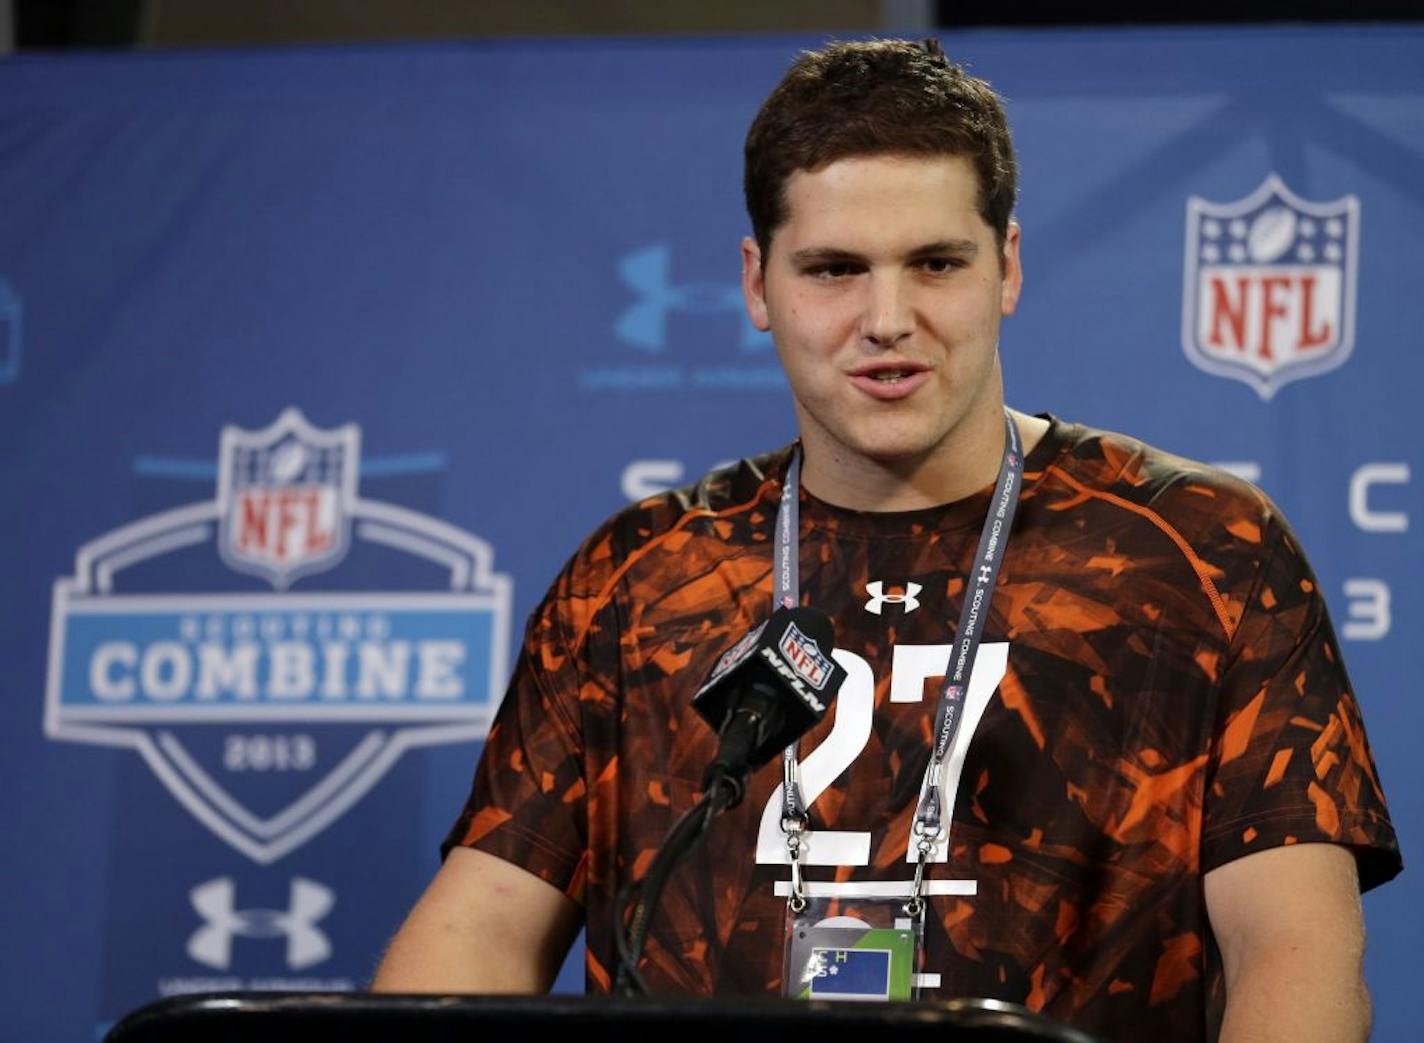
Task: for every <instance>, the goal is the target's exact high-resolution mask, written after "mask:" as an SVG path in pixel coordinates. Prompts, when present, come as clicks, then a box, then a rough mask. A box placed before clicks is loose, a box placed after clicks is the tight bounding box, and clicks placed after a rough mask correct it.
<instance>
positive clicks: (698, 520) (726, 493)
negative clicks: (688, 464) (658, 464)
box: [565, 445, 793, 582]
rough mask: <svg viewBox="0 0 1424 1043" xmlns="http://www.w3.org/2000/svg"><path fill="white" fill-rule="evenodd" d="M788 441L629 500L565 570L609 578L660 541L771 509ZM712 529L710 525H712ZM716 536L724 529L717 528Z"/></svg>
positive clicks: (748, 519) (788, 455)
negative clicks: (659, 491)
mask: <svg viewBox="0 0 1424 1043" xmlns="http://www.w3.org/2000/svg"><path fill="white" fill-rule="evenodd" d="M792 449H793V446H790V445H788V446H783V447H781V448H779V449H775V450H772V451H770V452H766V453H762V454H760V455H757V456H751V457H745V458H743V459H740V460H735V461H732V462H730V463H727V464H724V465H722V466H720V467H717V468H715V469H713V470H711V471H709V472H708V473H707V474H705V475H703V476H702V478H700V479H699V480H698V481H696V482H693V483H690V484H688V485H684V486H681V487H679V488H676V489H670V490H668V491H666V492H661V493H657V494H656V495H653V496H649V497H646V498H645V499H642V500H639V501H637V502H636V503H631V504H629V505H628V506H626V507H624V508H623V509H621V510H619V511H618V512H616V513H615V514H613V515H611V516H610V517H608V518H607V519H605V520H604V522H603V523H602V524H601V525H599V526H598V527H597V528H596V529H594V531H593V532H592V533H591V534H590V535H589V536H588V538H587V539H585V540H584V541H583V543H582V544H580V546H579V548H578V550H577V551H576V552H575V553H574V555H573V557H572V558H571V559H570V561H569V563H568V565H567V566H566V569H565V572H566V573H573V574H578V575H581V576H583V577H584V578H585V582H588V581H590V580H595V579H601V580H604V581H608V580H611V579H613V578H614V576H615V573H619V574H621V573H622V572H624V571H626V570H627V569H628V568H629V567H631V566H632V565H633V564H635V563H636V562H637V561H638V560H639V559H640V558H641V557H642V556H643V555H645V554H647V553H648V552H650V551H651V550H653V549H654V548H655V547H657V546H659V545H664V546H667V545H669V544H670V543H674V542H676V541H677V540H678V538H679V536H680V534H684V533H685V534H686V536H687V538H691V537H694V536H697V535H702V534H704V533H705V532H706V530H707V526H708V525H709V524H715V523H716V522H718V521H719V520H723V521H725V522H727V523H728V524H730V525H732V526H733V527H736V526H737V525H738V524H739V523H747V522H753V523H755V521H756V520H757V519H759V518H760V517H761V514H762V513H765V512H767V511H770V512H774V511H775V502H776V497H777V495H779V489H780V482H781V478H782V476H783V475H784V474H785V471H786V466H787V463H788V462H789V460H790V458H791V452H792ZM714 531H715V530H714ZM716 534H717V535H718V536H719V537H720V538H726V537H727V536H728V535H729V532H728V531H727V530H722V531H717V532H716Z"/></svg>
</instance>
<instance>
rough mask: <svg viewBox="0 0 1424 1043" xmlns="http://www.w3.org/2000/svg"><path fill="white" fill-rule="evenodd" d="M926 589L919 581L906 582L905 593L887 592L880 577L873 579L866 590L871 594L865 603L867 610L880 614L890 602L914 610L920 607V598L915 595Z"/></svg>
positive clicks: (906, 609)
mask: <svg viewBox="0 0 1424 1043" xmlns="http://www.w3.org/2000/svg"><path fill="white" fill-rule="evenodd" d="M924 589H925V588H924V587H922V586H921V585H920V584H918V583H906V584H905V593H903V594H886V593H885V584H884V583H882V582H881V581H880V580H878V579H877V580H871V581H870V582H869V583H867V584H866V585H865V592H866V593H867V594H869V595H870V600H869V601H867V602H866V603H865V611H867V612H873V613H874V614H875V615H877V616H878V615H880V613H881V612H882V611H883V610H884V607H885V606H886V605H887V604H890V605H904V606H905V611H906V612H913V611H915V609H917V608H919V607H920V601H919V598H917V597H916V596H915V595H917V594H918V593H919V592H920V591H922V590H924Z"/></svg>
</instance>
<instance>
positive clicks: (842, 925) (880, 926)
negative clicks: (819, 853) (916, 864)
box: [781, 823, 925, 1003]
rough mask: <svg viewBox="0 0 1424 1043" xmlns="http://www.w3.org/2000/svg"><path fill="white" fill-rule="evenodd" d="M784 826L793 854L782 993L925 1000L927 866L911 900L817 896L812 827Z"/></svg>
mask: <svg viewBox="0 0 1424 1043" xmlns="http://www.w3.org/2000/svg"><path fill="white" fill-rule="evenodd" d="M783 828H786V846H787V850H788V851H789V853H790V855H791V897H790V898H789V899H787V902H786V940H785V945H784V946H783V949H782V952H783V954H784V955H783V957H782V972H781V975H782V976H781V980H782V983H783V984H782V990H781V991H782V995H783V996H786V997H788V998H790V999H800V1000H858V1001H862V1002H882V1003H883V1002H887V1001H890V1000H913V999H917V998H918V996H919V986H918V984H917V980H918V979H917V976H916V975H917V972H918V971H919V970H920V965H921V963H922V962H923V959H924V940H925V915H924V914H925V903H924V901H923V899H922V898H921V897H920V889H921V882H922V880H923V869H921V870H919V871H917V872H916V874H915V886H914V888H913V891H912V893H911V895H910V897H909V898H905V897H903V896H892V895H883V896H874V895H870V896H864V897H861V896H856V897H853V898H851V897H835V898H819V897H818V898H812V897H809V896H808V895H807V894H806V887H805V882H804V881H803V880H802V879H801V860H800V853H801V836H800V834H801V832H802V831H804V827H803V829H802V830H796V829H795V828H794V826H793V825H792V824H791V823H784V824H783ZM923 861H924V860H923V859H921V865H922V866H923Z"/></svg>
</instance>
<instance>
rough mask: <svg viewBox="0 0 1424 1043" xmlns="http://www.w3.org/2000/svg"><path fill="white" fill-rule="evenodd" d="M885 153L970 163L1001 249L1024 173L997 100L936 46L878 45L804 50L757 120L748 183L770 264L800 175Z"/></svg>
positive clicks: (750, 140) (982, 210) (755, 228)
mask: <svg viewBox="0 0 1424 1043" xmlns="http://www.w3.org/2000/svg"><path fill="white" fill-rule="evenodd" d="M887 153H888V154H901V155H912V156H939V155H951V156H964V157H965V158H967V159H969V160H970V161H971V162H972V163H973V164H974V171H975V174H976V175H977V177H978V181H979V193H978V210H979V214H980V216H981V217H983V218H984V220H985V222H986V223H987V224H988V225H989V226H990V227H991V228H993V229H994V234H995V236H996V237H997V239H998V242H999V245H1000V247H1002V246H1003V243H1004V236H1005V235H1007V234H1008V227H1009V215H1010V214H1011V213H1012V212H1013V209H1014V199H1015V196H1016V194H1017V179H1018V174H1017V167H1016V165H1015V162H1014V146H1013V141H1012V139H1011V138H1010V137H1009V126H1008V122H1007V121H1006V120H1005V119H1004V109H1003V106H1002V105H1001V104H1000V99H999V96H998V95H997V94H995V93H994V91H993V89H992V88H991V87H990V86H989V85H988V84H987V83H985V82H984V81H983V80H980V79H976V78H975V77H973V76H970V75H969V74H968V73H966V72H965V71H964V70H963V69H961V68H960V67H959V66H957V65H954V64H953V63H951V62H950V61H948V60H947V59H946V58H945V56H944V52H943V51H942V50H940V46H939V43H938V41H935V40H926V41H925V42H924V43H911V42H909V41H908V40H871V41H862V42H854V43H837V44H833V45H831V46H830V47H827V48H826V49H825V50H823V51H807V52H805V53H803V54H802V55H801V57H800V58H799V59H797V61H796V64H794V65H793V66H792V67H791V69H790V70H789V71H788V72H787V73H786V75H785V76H784V77H783V78H782V80H781V82H780V83H779V84H777V85H776V89H775V90H773V91H772V92H771V94H770V95H769V96H768V97H767V99H766V101H765V102H763V103H762V107H761V110H760V111H759V112H758V113H757V115H756V119H754V120H753V121H752V125H751V129H750V130H749V131H748V132H747V144H746V168H745V173H744V177H743V182H742V187H743V191H744V192H745V193H746V199H747V213H748V214H749V215H750V217H751V221H752V234H753V235H755V236H756V241H757V244H758V245H759V246H760V247H761V255H762V261H763V263H765V260H766V257H767V253H768V250H769V249H770V246H771V237H772V234H773V233H774V232H775V231H776V230H777V229H778V228H779V227H780V226H781V225H782V224H783V223H784V222H785V221H786V182H787V180H788V179H789V178H790V177H791V175H792V174H793V173H795V172H796V171H798V170H806V171H817V170H820V169H822V168H824V167H826V166H829V165H830V164H831V163H834V162H835V161H836V160H838V159H845V158H847V157H850V156H865V155H877V154H887Z"/></svg>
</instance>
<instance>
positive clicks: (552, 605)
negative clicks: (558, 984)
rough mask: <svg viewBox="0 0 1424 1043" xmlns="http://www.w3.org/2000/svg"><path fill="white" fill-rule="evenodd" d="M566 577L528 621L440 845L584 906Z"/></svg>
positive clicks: (579, 679) (574, 674)
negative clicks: (479, 855) (511, 870)
mask: <svg viewBox="0 0 1424 1043" xmlns="http://www.w3.org/2000/svg"><path fill="white" fill-rule="evenodd" d="M570 584H571V580H570V577H569V574H568V570H566V571H565V573H564V574H563V575H561V576H560V578H559V580H558V581H556V582H555V584H554V587H553V588H552V589H551V590H550V591H549V594H548V595H547V596H546V597H545V599H544V601H543V603H542V604H541V605H540V606H539V608H538V609H537V610H536V611H535V612H534V614H533V616H531V617H530V620H529V625H528V627H527V628H526V631H525V636H524V643H523V645H522V647H521V650H520V654H519V659H518V662H517V663H516V665H515V670H514V676H513V678H512V679H511V681H510V684H509V689H508V690H507V691H506V693H505V696H504V701H503V702H502V703H501V704H500V708H499V712H498V714H497V715H496V717H495V721H494V725H493V727H492V728H491V729H490V733H489V737H488V738H487V739H486V741H485V747H484V752H483V754H482V756H481V757H480V762H479V766H478V767H477V768H476V769H475V778H474V783H473V786H472V788H471V791H470V796H469V799H468V800H467V802H466V804H465V807H464V809H463V810H462V812H461V813H460V816H459V818H458V819H457V820H456V822H455V825H454V827H453V828H452V829H451V830H450V833H449V835H448V836H447V837H446V839H445V841H444V843H443V844H442V845H441V854H442V856H443V855H445V854H447V853H448V852H449V851H450V849H451V848H452V847H455V846H465V847H472V848H475V849H477V850H480V851H485V852H487V853H489V854H492V855H495V856H496V857H498V858H501V859H504V860H505V861H507V862H511V863H513V864H515V865H517V866H519V867H520V868H522V869H525V870H527V871H529V872H530V873H533V874H534V875H536V876H538V877H539V878H540V879H542V880H544V881H546V882H548V883H550V884H552V885H553V886H554V887H557V888H559V890H561V891H563V892H564V893H565V894H567V895H568V896H569V897H570V898H573V899H574V900H575V901H579V902H582V901H583V875H584V866H585V856H584V852H585V850H586V849H587V846H588V845H587V821H588V819H587V796H588V786H587V782H586V779H585V777H584V772H585V758H584V738H583V733H582V728H581V727H580V712H579V694H580V689H581V687H582V685H583V684H584V683H585V679H584V677H583V670H582V669H581V666H580V662H579V659H578V657H576V656H575V655H574V654H573V653H572V652H571V651H570V646H571V644H572V643H573V642H572V641H571V636H572V635H571V633H570V622H569V619H568V605H569V593H570V591H569V588H570Z"/></svg>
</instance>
